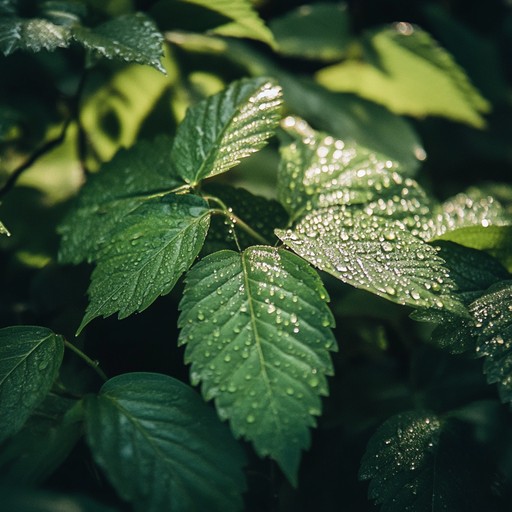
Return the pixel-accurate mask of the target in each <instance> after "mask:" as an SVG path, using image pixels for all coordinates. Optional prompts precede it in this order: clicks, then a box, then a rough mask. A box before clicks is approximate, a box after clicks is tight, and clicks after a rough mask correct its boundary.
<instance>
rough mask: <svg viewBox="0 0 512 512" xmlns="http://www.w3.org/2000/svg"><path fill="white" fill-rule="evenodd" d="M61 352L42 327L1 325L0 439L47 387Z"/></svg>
mask: <svg viewBox="0 0 512 512" xmlns="http://www.w3.org/2000/svg"><path fill="white" fill-rule="evenodd" d="M63 354H64V344H63V341H62V337H61V336H58V335H56V334H54V333H53V332H52V331H50V329H46V328H44V327H32V326H15V327H4V328H3V329H0V440H4V439H5V438H7V437H9V436H10V435H12V434H14V433H15V432H17V431H18V430H19V429H20V428H21V427H22V426H23V424H24V423H25V421H26V420H27V418H28V417H29V416H30V414H31V413H32V411H33V410H34V409H35V407H36V406H37V405H38V404H39V403H40V402H41V401H42V400H43V399H44V397H45V396H46V395H47V393H48V392H49V391H50V388H51V387H52V385H53V383H54V381H55V379H56V377H57V375H58V372H59V368H60V364H61V362H62V357H63Z"/></svg>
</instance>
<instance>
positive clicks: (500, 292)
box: [469, 281, 512, 402]
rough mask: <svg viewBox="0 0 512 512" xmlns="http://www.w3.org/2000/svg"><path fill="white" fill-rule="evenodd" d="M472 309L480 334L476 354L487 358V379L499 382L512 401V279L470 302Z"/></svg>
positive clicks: (504, 397) (475, 331) (503, 397)
mask: <svg viewBox="0 0 512 512" xmlns="http://www.w3.org/2000/svg"><path fill="white" fill-rule="evenodd" d="M469 311H470V313H471V315H472V316H473V318H474V319H475V322H476V323H475V325H474V327H473V329H472V333H471V334H472V336H473V337H475V338H476V348H475V352H476V355H477V356H478V357H485V358H486V359H485V362H484V373H485V374H486V375H487V382H489V384H493V383H498V390H499V392H500V397H501V400H502V401H503V402H511V401H512V351H511V348H512V281H504V282H502V283H498V284H496V285H494V286H493V287H491V288H490V289H489V290H488V292H487V293H486V294H484V295H483V296H482V297H480V298H479V299H476V300H475V301H474V302H473V303H472V304H471V305H470V306H469Z"/></svg>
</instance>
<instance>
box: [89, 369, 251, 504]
mask: <svg viewBox="0 0 512 512" xmlns="http://www.w3.org/2000/svg"><path fill="white" fill-rule="evenodd" d="M86 411H87V416H86V418H87V441H88V444H89V446H90V447H91V450H92V453H93V456H94V459H95V460H96V462H97V463H98V464H99V465H100V466H101V467H102V468H103V470H104V471H105V473H106V475H107V476H108V478H109V480H110V481H111V482H112V485H113V486H114V487H115V489H116V490H117V492H118V493H119V495H120V496H121V497H122V498H123V499H125V500H127V501H129V502H130V503H131V504H132V505H133V507H134V509H135V510H138V511H139V510H140V511H145V512H146V511H147V512H152V511H154V512H161V511H163V510H177V511H179V510H211V511H236V510H241V508H242V499H241V496H240V494H241V493H242V492H243V491H244V490H245V482H244V477H243V473H242V471H241V467H242V465H243V464H244V456H243V453H242V450H241V449H240V447H239V446H238V445H237V444H236V443H235V441H234V440H233V438H232V436H231V435H230V432H229V430H228V429H227V428H226V427H225V426H224V425H222V424H221V423H220V421H219V420H218V419H217V417H216V416H215V413H214V411H212V410H211V409H210V408H209V407H207V406H206V405H205V404H204V402H203V401H202V400H201V398H200V397H199V395H197V394H196V393H195V392H194V391H193V390H192V389H191V388H189V387H188V386H186V385H185V384H183V383H181V382H179V381H178V380H176V379H173V378H171V377H167V376H165V375H159V374H152V373H129V374H124V375H121V376H119V377H115V378H113V379H110V380H109V381H108V382H107V383H106V384H104V385H103V387H102V388H101V392H100V394H99V395H98V396H97V397H91V398H90V399H89V400H87V402H86Z"/></svg>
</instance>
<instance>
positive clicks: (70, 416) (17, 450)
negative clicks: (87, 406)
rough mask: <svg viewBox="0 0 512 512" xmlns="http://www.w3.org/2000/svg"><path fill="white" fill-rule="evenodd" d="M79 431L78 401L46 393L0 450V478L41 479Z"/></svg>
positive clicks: (23, 481)
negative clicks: (19, 428) (22, 424)
mask: <svg viewBox="0 0 512 512" xmlns="http://www.w3.org/2000/svg"><path fill="white" fill-rule="evenodd" d="M82 433H83V425H82V417H81V403H80V402H77V401H76V400H71V399H69V398H63V397H61V396H58V395H54V394H51V393H50V394H49V395H48V396H47V397H46V398H45V399H44V401H43V402H42V403H41V405H39V406H38V407H37V408H36V409H35V411H34V412H33V413H32V415H31V416H30V417H29V418H28V420H27V422H26V423H25V425H24V426H23V428H22V429H21V430H20V431H19V432H17V433H16V434H15V435H14V436H13V437H11V438H10V439H9V440H8V441H7V442H6V443H5V444H4V445H3V446H2V451H1V452H0V477H1V478H2V480H3V481H7V482H12V483H16V484H17V485H19V484H35V483H39V482H42V481H43V480H45V479H46V478H47V477H48V476H50V475H51V474H52V473H53V471H54V470H55V469H56V468H58V467H59V466H60V464H61V463H62V462H63V461H64V460H65V459H66V457H67V456H68V455H69V453H70V452H71V450H72V448H73V447H74V446H75V444H76V442H77V441H78V439H79V438H80V437H81V435H82Z"/></svg>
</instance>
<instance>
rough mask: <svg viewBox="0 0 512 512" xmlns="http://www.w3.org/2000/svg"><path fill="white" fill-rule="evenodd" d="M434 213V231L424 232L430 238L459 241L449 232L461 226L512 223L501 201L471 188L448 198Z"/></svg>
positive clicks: (511, 216)
mask: <svg viewBox="0 0 512 512" xmlns="http://www.w3.org/2000/svg"><path fill="white" fill-rule="evenodd" d="M433 213H434V215H433V221H434V224H433V231H432V232H428V230H427V231H425V234H424V236H425V237H429V238H430V239H433V238H443V239H444V240H452V241H453V242H457V241H458V240H456V239H455V238H452V237H451V235H450V234H449V233H450V232H452V231H454V230H458V229H460V228H466V227H475V226H482V227H488V226H505V225H511V224H512V215H511V214H510V213H509V212H508V211H507V210H506V209H505V208H504V207H503V206H502V205H501V203H500V202H499V201H497V200H496V199H494V198H493V197H492V196H488V195H485V194H481V193H480V192H479V191H478V190H471V189H470V190H468V192H467V193H461V194H457V195H456V196H454V197H452V198H450V199H448V200H447V201H445V202H444V203H443V204H441V205H440V206H439V207H438V208H437V210H436V211H434V212H433ZM455 236H456V235H455ZM474 248H475V249H478V247H474Z"/></svg>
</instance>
